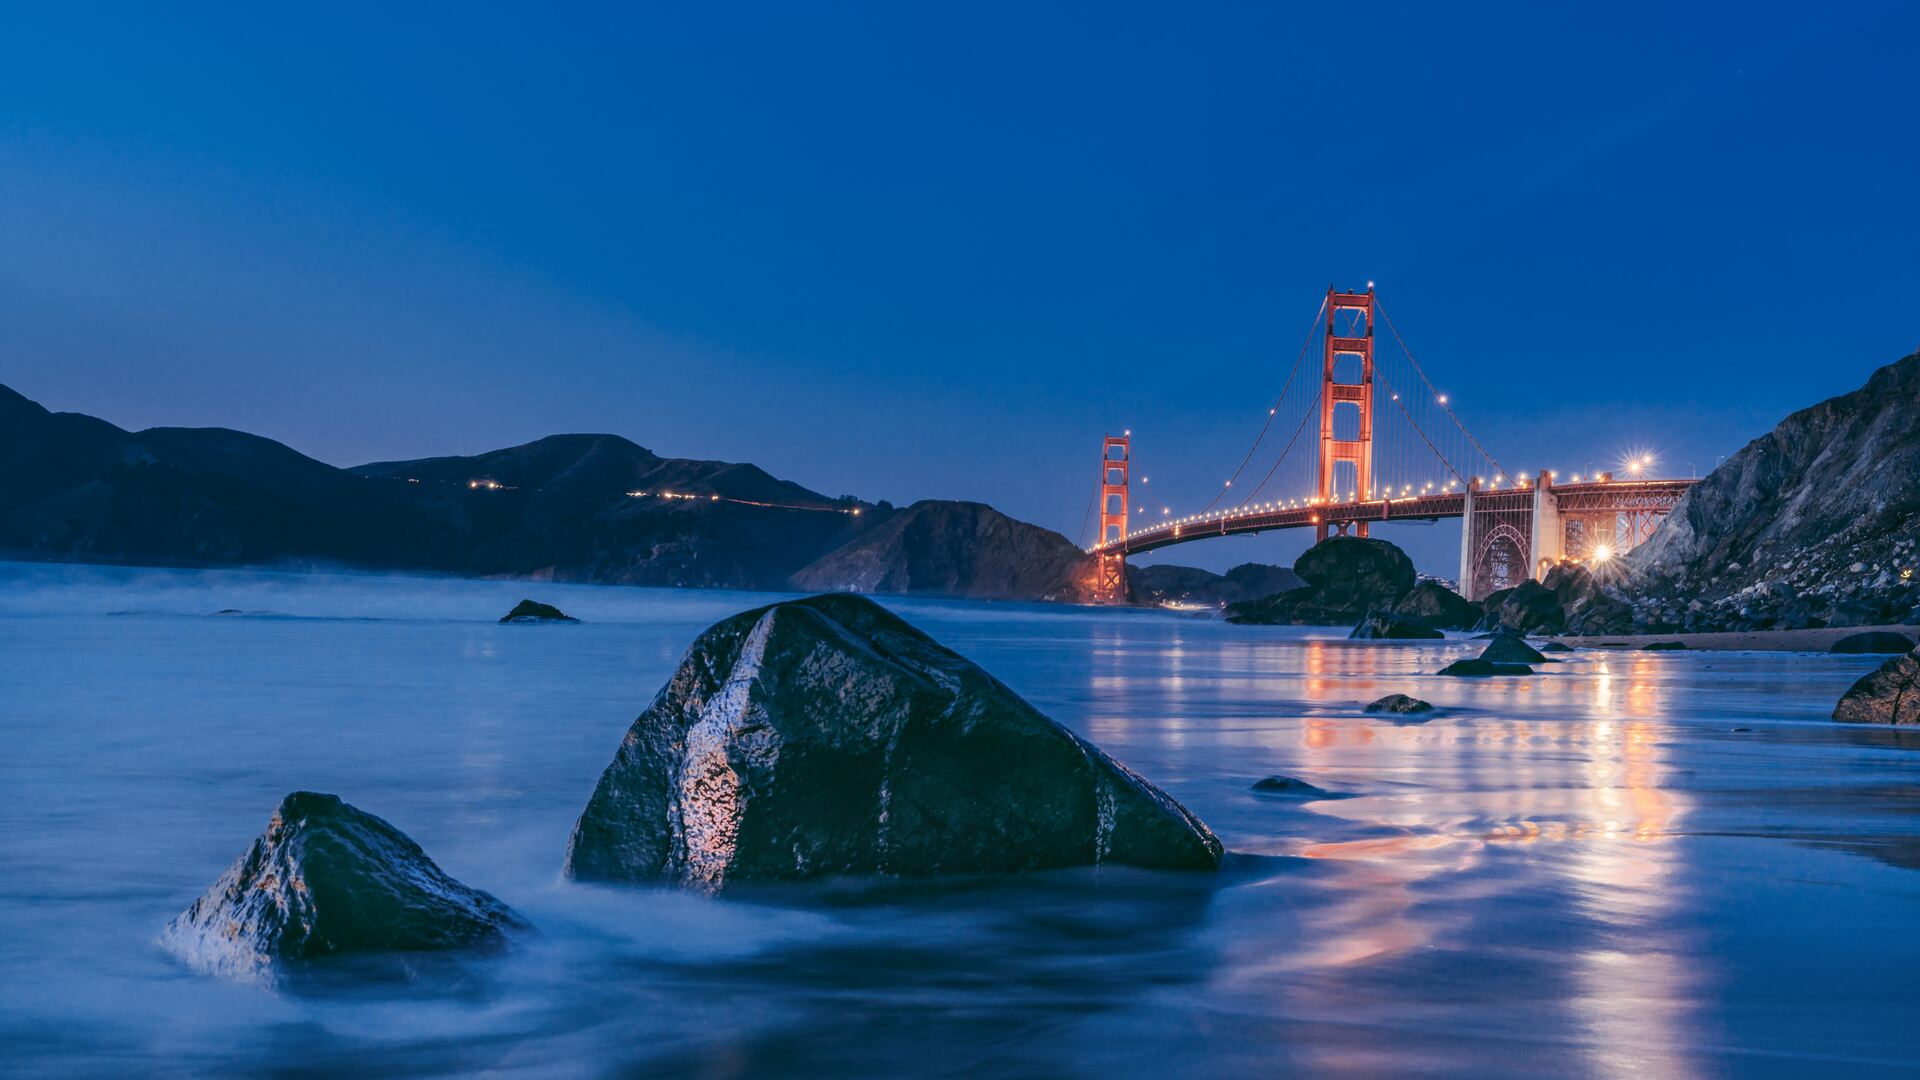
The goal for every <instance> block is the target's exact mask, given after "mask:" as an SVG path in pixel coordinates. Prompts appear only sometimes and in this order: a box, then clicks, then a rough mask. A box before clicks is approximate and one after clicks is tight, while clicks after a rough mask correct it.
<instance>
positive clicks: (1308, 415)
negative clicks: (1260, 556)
mask: <svg viewBox="0 0 1920 1080" xmlns="http://www.w3.org/2000/svg"><path fill="white" fill-rule="evenodd" d="M1319 404H1320V394H1319V392H1318V391H1316V392H1315V393H1314V395H1313V400H1312V401H1310V402H1308V403H1307V410H1306V412H1304V413H1302V414H1301V415H1300V424H1299V426H1298V427H1295V428H1294V429H1293V437H1292V438H1290V439H1288V440H1287V445H1286V446H1285V447H1284V448H1282V449H1281V451H1280V456H1279V457H1277V458H1274V459H1273V464H1272V465H1271V466H1269V467H1268V469H1267V475H1265V476H1263V477H1261V478H1260V482H1259V483H1258V484H1256V485H1254V488H1253V493H1252V494H1250V495H1248V496H1247V497H1246V498H1245V499H1242V500H1240V505H1238V506H1236V507H1234V509H1235V510H1244V509H1246V508H1247V504H1248V503H1251V502H1253V500H1254V499H1255V498H1256V497H1258V496H1259V494H1260V492H1261V491H1262V490H1264V489H1265V488H1266V486H1267V481H1269V480H1271V479H1273V474H1274V471H1275V470H1276V469H1278V468H1280V463H1281V462H1283V461H1285V460H1287V455H1288V454H1290V453H1292V452H1293V444H1294V443H1296V442H1298V441H1299V440H1300V433H1301V432H1303V431H1305V430H1307V421H1308V420H1311V419H1313V412H1314V406H1316V405H1319ZM1204 512H1205V511H1202V513H1204Z"/></svg>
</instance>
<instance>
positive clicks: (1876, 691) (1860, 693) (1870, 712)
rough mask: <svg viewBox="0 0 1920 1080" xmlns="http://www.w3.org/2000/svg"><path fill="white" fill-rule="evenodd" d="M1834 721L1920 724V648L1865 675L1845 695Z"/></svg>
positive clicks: (1841, 698)
mask: <svg viewBox="0 0 1920 1080" xmlns="http://www.w3.org/2000/svg"><path fill="white" fill-rule="evenodd" d="M1833 718H1834V719H1835V720H1839V721H1841V722H1843V723H1848V724H1920V649H1916V650H1914V651H1913V652H1910V653H1908V654H1906V655H1905V656H1896V657H1894V658H1893V659H1891V660H1888V661H1887V662H1886V663H1884V664H1881V665H1880V667H1879V668H1878V669H1876V670H1874V671H1872V672H1870V673H1869V674H1867V675H1864V676H1862V677H1861V678H1860V680H1859V681H1858V682H1856V683H1854V684H1853V686H1852V687H1850V688H1849V689H1848V690H1847V692H1846V693H1845V694H1843V695H1841V697H1840V703H1839V704H1838V705H1835V706H1834V709H1833Z"/></svg>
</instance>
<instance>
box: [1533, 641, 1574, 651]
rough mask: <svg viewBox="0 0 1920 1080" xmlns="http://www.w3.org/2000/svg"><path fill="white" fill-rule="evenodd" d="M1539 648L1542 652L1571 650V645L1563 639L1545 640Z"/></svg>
mask: <svg viewBox="0 0 1920 1080" xmlns="http://www.w3.org/2000/svg"><path fill="white" fill-rule="evenodd" d="M1539 649H1540V651H1541V652H1543V653H1550V652H1572V651H1573V646H1571V645H1569V644H1567V643H1566V642H1564V641H1547V642H1542V643H1541V644H1540V646H1539Z"/></svg>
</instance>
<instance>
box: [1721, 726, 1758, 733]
mask: <svg viewBox="0 0 1920 1080" xmlns="http://www.w3.org/2000/svg"><path fill="white" fill-rule="evenodd" d="M1727 730H1728V731H1731V732H1733V733H1734V734H1735V735H1751V734H1752V733H1753V729H1752V728H1750V727H1737V728H1728V729H1727Z"/></svg>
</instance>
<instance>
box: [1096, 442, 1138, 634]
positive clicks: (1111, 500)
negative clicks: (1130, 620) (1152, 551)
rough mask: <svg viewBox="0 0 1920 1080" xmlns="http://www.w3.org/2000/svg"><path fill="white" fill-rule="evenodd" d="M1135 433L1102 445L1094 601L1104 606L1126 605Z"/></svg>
mask: <svg viewBox="0 0 1920 1080" xmlns="http://www.w3.org/2000/svg"><path fill="white" fill-rule="evenodd" d="M1132 444H1133V432H1131V431H1129V432H1127V433H1126V434H1124V435H1109V436H1107V437H1106V440H1105V441H1104V442H1102V443H1101V444H1100V538H1099V540H1097V541H1095V543H1096V544H1097V545H1098V546H1099V548H1100V553H1099V556H1098V558H1099V560H1100V571H1099V577H1098V578H1097V579H1096V580H1095V582H1094V590H1095V599H1096V600H1097V601H1098V602H1099V603H1102V604H1124V603H1126V602H1127V530H1128V528H1130V526H1129V525H1128V523H1127V470H1128V467H1129V466H1130V465H1131V461H1130V460H1129V459H1131V458H1132V456H1133V452H1132Z"/></svg>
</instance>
